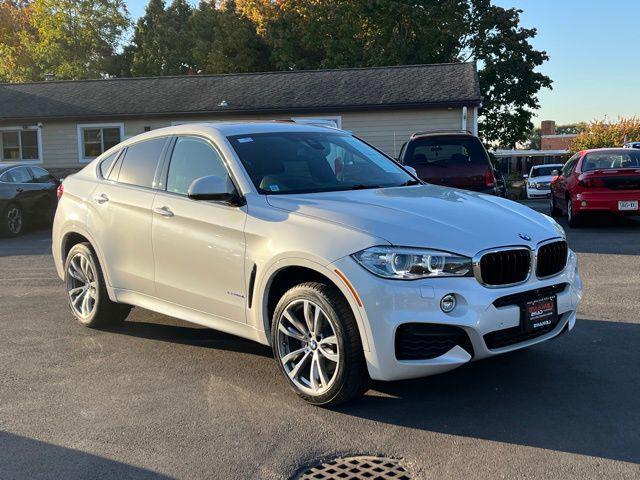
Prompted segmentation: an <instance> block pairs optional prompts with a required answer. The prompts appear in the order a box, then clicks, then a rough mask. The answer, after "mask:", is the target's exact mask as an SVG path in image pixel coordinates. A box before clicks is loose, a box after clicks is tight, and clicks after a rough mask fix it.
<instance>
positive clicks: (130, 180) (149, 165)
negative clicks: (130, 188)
mask: <svg viewBox="0 0 640 480" xmlns="http://www.w3.org/2000/svg"><path fill="white" fill-rule="evenodd" d="M165 143H166V139H165V138H156V139H153V140H147V141H144V142H140V143H136V144H134V145H131V146H130V147H128V148H127V151H126V153H125V154H124V159H123V160H122V166H121V167H120V175H119V176H118V181H119V182H121V183H127V184H129V185H137V186H139V187H147V188H151V187H153V179H154V178H155V174H156V168H157V167H158V162H159V161H160V155H161V154H162V149H163V148H164V145H165Z"/></svg>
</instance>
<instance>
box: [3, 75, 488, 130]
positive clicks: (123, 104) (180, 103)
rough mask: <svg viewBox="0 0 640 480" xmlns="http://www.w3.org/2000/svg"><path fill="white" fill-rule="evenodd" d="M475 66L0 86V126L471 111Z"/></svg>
mask: <svg viewBox="0 0 640 480" xmlns="http://www.w3.org/2000/svg"><path fill="white" fill-rule="evenodd" d="M480 101H481V96H480V90H479V86H478V76H477V71H476V65H475V63H448V64H435V65H411V66H400V67H375V68H349V69H340V70H306V71H287V72H269V73H245V74H226V75H192V76H180V77H153V78H149V77H142V78H116V79H105V80H78V81H49V82H36V83H14V84H0V121H2V122H6V121H20V120H45V119H53V118H59V119H63V118H65V119H90V118H106V117H118V118H124V117H143V116H144V117H146V116H153V115H157V116H177V115H185V114H189V115H194V114H196V115H197V114H216V115H220V114H224V113H234V114H238V113H277V112H287V113H294V112H300V113H303V112H319V111H322V112H330V111H353V110H372V109H391V108H420V107H435V106H446V107H449V106H462V105H478V104H479V103H480Z"/></svg>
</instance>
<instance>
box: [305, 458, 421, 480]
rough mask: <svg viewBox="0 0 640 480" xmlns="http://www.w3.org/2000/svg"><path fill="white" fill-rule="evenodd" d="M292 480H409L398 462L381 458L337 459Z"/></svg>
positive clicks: (308, 470) (317, 466)
mask: <svg viewBox="0 0 640 480" xmlns="http://www.w3.org/2000/svg"><path fill="white" fill-rule="evenodd" d="M293 478H294V480H349V479H358V480H388V479H393V480H411V477H410V476H409V472H407V471H406V470H405V468H404V467H403V466H402V465H400V463H399V462H398V460H395V459H393V458H383V457H349V458H337V459H335V460H331V461H329V462H325V463H322V464H320V465H316V466H314V467H309V468H307V469H306V470H304V471H303V472H301V473H299V474H298V475H296V476H295V477H293Z"/></svg>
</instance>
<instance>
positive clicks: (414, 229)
mask: <svg viewBox="0 0 640 480" xmlns="http://www.w3.org/2000/svg"><path fill="white" fill-rule="evenodd" d="M267 201H268V202H269V204H270V205H272V206H273V207H276V208H279V209H282V210H286V211H289V212H295V213H298V214H301V215H305V216H309V217H315V218H318V219H322V220H324V221H327V222H333V223H339V224H342V225H345V226H349V227H351V228H355V229H358V230H360V231H364V232H367V233H369V234H370V235H372V236H375V237H379V238H383V239H385V240H386V241H388V242H389V243H390V244H392V245H401V246H408V247H428V248H435V249H440V250H446V251H450V252H455V253H459V254H462V255H467V256H473V255H475V254H476V253H478V252H479V251H481V250H485V249H488V248H493V247H503V246H512V245H526V246H530V247H531V246H535V245H536V244H537V243H538V242H541V241H543V240H547V239H550V238H555V237H560V236H562V235H563V232H562V230H561V229H560V227H559V226H558V225H557V223H556V222H555V221H554V220H552V219H551V218H550V217H547V216H546V215H542V214H541V213H538V212H536V211H534V210H532V209H530V208H528V207H525V206H523V205H520V204H518V203H516V202H512V201H510V200H505V199H503V198H499V197H494V196H491V195H483V194H480V193H475V192H469V191H465V190H457V189H453V188H446V187H440V186H436V185H418V186H413V187H398V188H380V189H370V190H351V191H343V192H326V193H313V194H301V195H268V196H267ZM520 234H522V236H524V237H527V238H531V240H526V239H523V238H522V237H521V236H520Z"/></svg>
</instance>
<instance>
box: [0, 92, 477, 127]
mask: <svg viewBox="0 0 640 480" xmlns="http://www.w3.org/2000/svg"><path fill="white" fill-rule="evenodd" d="M481 104H482V99H481V98H472V99H466V100H459V101H443V102H428V103H415V102H414V103H394V104H380V105H337V106H325V107H301V108H286V109H283V108H262V109H233V108H225V109H224V110H202V111H193V110H184V111H170V112H143V113H83V114H78V115H38V116H33V115H30V116H24V117H2V116H0V123H9V122H28V121H42V120H92V119H127V118H161V117H184V116H190V117H201V116H231V115H256V114H298V113H314V114H322V113H336V112H373V111H389V110H418V109H437V108H452V109H453V108H461V107H476V106H480V105H481Z"/></svg>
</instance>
